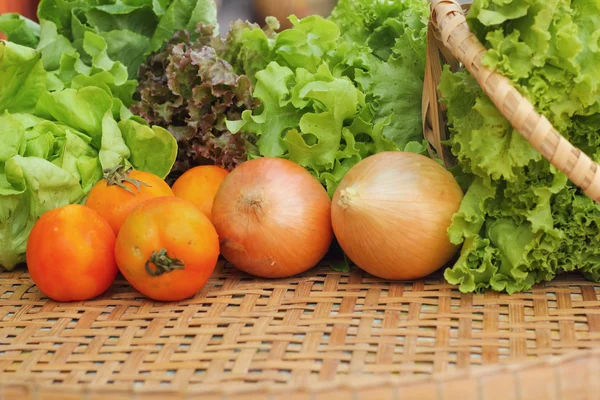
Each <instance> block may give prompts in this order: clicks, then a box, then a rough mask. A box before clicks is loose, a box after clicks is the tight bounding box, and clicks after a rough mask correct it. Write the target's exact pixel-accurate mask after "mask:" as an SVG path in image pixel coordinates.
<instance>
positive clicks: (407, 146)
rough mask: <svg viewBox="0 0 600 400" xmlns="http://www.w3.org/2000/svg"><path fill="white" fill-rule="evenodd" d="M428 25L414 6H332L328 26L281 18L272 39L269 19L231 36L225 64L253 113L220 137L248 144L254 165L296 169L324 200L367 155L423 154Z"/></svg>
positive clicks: (354, 2)
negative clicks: (245, 88)
mask: <svg viewBox="0 0 600 400" xmlns="http://www.w3.org/2000/svg"><path fill="white" fill-rule="evenodd" d="M427 17H428V7H427V4H426V2H424V1H420V0H407V1H401V2H379V1H373V0H340V1H339V3H338V5H337V7H336V9H335V10H334V11H333V13H332V15H331V16H330V17H329V18H322V17H320V16H316V15H315V16H310V17H307V18H304V19H302V20H299V19H298V18H296V17H295V16H290V21H291V22H292V25H293V27H292V28H291V29H287V30H284V31H282V32H280V33H275V32H274V31H275V30H276V28H277V27H278V22H277V21H275V20H273V19H269V20H267V22H268V24H267V27H266V29H260V28H258V27H246V28H245V29H242V30H241V31H238V32H237V34H235V35H234V37H235V38H236V41H237V42H238V43H240V46H239V48H240V51H239V52H238V53H237V54H235V55H233V56H230V58H229V61H230V62H231V64H232V65H233V66H234V67H235V68H237V69H238V70H241V71H244V72H245V73H247V74H248V76H249V77H250V79H251V83H252V84H253V85H254V91H253V95H254V97H255V98H257V99H258V100H259V101H260V106H259V107H255V108H254V109H248V110H246V111H244V112H243V113H242V116H241V120H231V119H229V120H228V121H227V127H228V128H229V129H230V130H231V131H232V132H233V133H237V132H242V131H245V132H249V133H251V134H254V135H256V136H257V137H258V141H257V147H258V155H259V156H267V157H284V158H287V159H290V160H292V161H294V162H296V163H298V164H300V165H302V166H304V167H305V168H306V169H307V170H308V171H310V172H311V173H312V174H313V175H314V176H315V177H316V178H317V179H319V180H320V181H321V183H323V184H324V185H325V186H326V187H327V190H328V192H329V194H330V195H333V193H334V191H335V189H336V187H337V184H338V182H339V181H340V180H341V178H342V177H343V176H344V175H345V173H346V171H348V169H350V168H351V167H352V166H353V165H355V164H356V163H357V162H359V161H360V160H361V159H363V158H365V157H367V156H369V155H371V154H374V153H377V152H380V151H386V150H390V151H393V150H406V151H415V152H419V153H422V152H424V151H425V147H424V145H423V132H422V127H421V93H422V90H423V74H424V65H425V64H424V63H425V61H424V60H425V34H426V27H427ZM237 28H238V26H236V25H234V26H233V29H234V30H236V29H237Z"/></svg>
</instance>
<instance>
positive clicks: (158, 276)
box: [115, 197, 219, 301]
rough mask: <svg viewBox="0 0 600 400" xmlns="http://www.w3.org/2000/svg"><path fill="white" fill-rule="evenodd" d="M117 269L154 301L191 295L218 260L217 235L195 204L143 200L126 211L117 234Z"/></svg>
mask: <svg viewBox="0 0 600 400" xmlns="http://www.w3.org/2000/svg"><path fill="white" fill-rule="evenodd" d="M115 257H116V260H117V265H118V266H119V270H120V271H121V273H122V274H123V276H124V277H125V279H127V280H128V281H129V283H131V285H132V286H133V287H134V288H136V289H137V290H138V291H139V292H140V293H142V294H143V295H145V296H147V297H149V298H151V299H154V300H160V301H177V300H183V299H186V298H189V297H191V296H193V295H194V294H195V293H197V292H198V291H199V290H200V289H201V288H202V287H203V286H204V285H205V284H206V282H207V281H208V278H209V277H210V275H211V274H212V272H213V270H214V269H215V266H216V264H217V260H218V258H219V237H218V235H217V232H216V230H215V228H214V227H213V226H212V224H211V222H210V220H209V219H208V217H206V215H204V214H203V213H202V212H201V211H200V210H198V208H196V206H195V205H194V204H193V203H191V202H189V201H187V200H184V199H180V198H179V197H159V198H155V199H151V200H147V201H145V202H144V203H142V204H140V205H139V206H138V207H137V208H136V209H135V210H133V211H132V212H131V214H129V216H128V217H127V219H126V220H125V223H124V224H123V226H122V227H121V230H120V231H119V235H118V236H117V243H116V246H115Z"/></svg>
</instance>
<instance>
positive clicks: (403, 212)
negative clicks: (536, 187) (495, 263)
mask: <svg viewBox="0 0 600 400" xmlns="http://www.w3.org/2000/svg"><path fill="white" fill-rule="evenodd" d="M462 198H463V192H462V190H461V188H460V186H459V185H458V183H457V182H456V180H455V179H454V177H453V176H452V174H451V173H450V172H448V171H447V170H446V169H444V168H443V167H442V166H441V165H439V164H438V163H436V162H435V161H433V160H432V159H430V158H427V157H425V156H422V155H419V154H414V153H408V152H382V153H378V154H375V155H373V156H370V157H367V158H365V159H363V160H362V161H360V162H359V163H357V164H356V165H354V166H353V167H352V168H351V169H350V170H349V171H348V172H347V173H346V175H345V176H344V178H343V179H342V180H341V182H340V184H339V186H338V187H337V189H336V192H335V194H334V196H333V199H332V211H331V216H332V225H333V230H334V233H335V236H336V238H337V240H338V242H339V244H340V247H341V248H342V249H343V250H344V252H345V253H346V255H347V256H348V257H349V258H350V260H352V262H353V263H355V264H356V265H357V266H358V267H360V268H361V269H363V270H365V271H366V272H368V273H369V274H371V275H374V276H376V277H379V278H383V279H387V280H411V279H418V278H422V277H424V276H427V275H429V274H431V273H432V272H434V271H436V270H438V269H439V268H441V267H442V266H444V265H445V264H446V263H448V261H450V259H451V258H452V256H453V255H454V254H455V253H456V251H457V250H458V247H457V246H455V245H453V244H452V243H451V242H450V239H449V236H448V233H447V230H448V227H449V226H450V223H451V221H452V216H453V215H454V214H455V213H456V212H457V211H458V209H459V207H460V204H461V201H462Z"/></svg>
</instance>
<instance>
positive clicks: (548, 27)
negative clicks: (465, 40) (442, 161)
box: [440, 0, 600, 293]
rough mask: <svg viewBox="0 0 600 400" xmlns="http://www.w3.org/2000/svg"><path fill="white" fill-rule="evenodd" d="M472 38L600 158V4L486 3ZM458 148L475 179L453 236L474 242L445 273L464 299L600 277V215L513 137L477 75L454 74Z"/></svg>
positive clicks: (445, 80) (584, 0) (448, 86)
mask: <svg viewBox="0 0 600 400" xmlns="http://www.w3.org/2000/svg"><path fill="white" fill-rule="evenodd" d="M468 22H469V25H470V27H471V29H472V30H473V31H474V32H475V33H476V34H477V36H478V37H479V39H480V41H481V42H482V43H484V45H485V46H486V47H487V48H488V49H489V51H488V52H487V53H486V54H485V55H484V63H485V65H487V66H489V67H491V68H493V69H496V70H497V71H499V72H500V73H502V74H503V75H505V76H507V77H508V78H509V79H510V80H511V81H512V83H513V84H514V85H515V86H516V87H517V88H518V89H519V90H520V92H521V93H523V94H524V95H525V96H526V97H527V98H528V99H529V100H530V101H531V102H532V104H533V105H534V106H535V108H536V109H537V110H538V111H539V112H541V113H543V114H544V115H545V116H546V117H548V119H549V120H550V122H551V123H552V124H553V125H554V126H555V127H556V128H557V129H558V131H559V132H561V133H562V134H563V135H564V136H565V137H567V138H568V139H569V140H570V141H571V142H572V143H573V144H574V145H575V146H577V147H579V148H580V149H582V150H583V151H585V152H586V153H587V154H588V155H590V156H591V157H592V158H593V159H594V160H596V161H599V160H600V150H599V148H598V145H599V144H600V135H599V134H598V132H599V129H600V96H599V95H600V70H599V69H598V65H599V64H598V63H599V62H600V48H599V47H598V43H597V38H598V35H597V28H596V27H597V26H598V23H599V22H600V3H599V2H597V1H588V0H572V1H568V0H558V1H554V2H552V4H549V3H548V2H546V1H543V0H503V1H490V0H476V1H475V2H474V3H473V5H472V8H471V11H470V12H469V14H468ZM440 90H441V92H442V95H443V100H442V101H443V103H444V104H446V105H447V107H448V118H449V122H450V125H451V131H452V137H451V145H452V151H453V153H454V154H455V155H456V157H457V159H458V161H459V166H460V168H461V170H462V171H461V174H465V175H466V176H463V177H462V178H463V179H466V180H467V181H469V182H470V183H469V186H468V191H467V193H466V195H465V198H464V201H463V202H462V205H461V208H460V211H459V212H458V213H457V214H456V215H455V216H454V219H453V223H452V226H451V228H450V230H449V233H450V237H451V239H452V241H453V242H454V243H456V244H461V243H462V245H463V247H462V251H461V255H460V259H459V260H458V262H457V263H456V264H455V265H454V266H453V267H452V268H450V269H448V270H447V271H446V273H445V276H446V278H447V280H448V281H449V282H450V283H453V284H458V285H460V290H461V291H464V292H471V291H482V290H485V289H489V288H491V289H493V290H497V291H507V292H508V293H514V292H517V291H522V290H526V289H529V288H530V287H531V286H532V285H533V284H534V283H536V282H540V281H548V280H551V279H553V278H554V277H555V276H556V275H557V274H560V273H562V272H565V271H574V270H578V271H581V272H582V273H583V274H584V275H585V276H586V277H587V278H589V279H592V280H594V281H599V280H600V247H599V246H598V245H597V243H598V239H599V238H600V206H598V204H596V203H594V202H593V201H592V200H590V199H589V198H588V197H586V196H585V195H584V194H583V193H582V192H581V191H580V190H579V189H578V188H577V187H575V186H574V185H573V184H572V183H571V182H569V181H568V180H567V178H566V176H565V175H564V174H562V173H561V172H559V171H557V170H556V169H555V168H554V167H552V166H551V165H550V164H549V163H548V162H547V161H546V160H544V159H543V158H542V157H541V155H540V154H539V153H538V152H536V151H535V150H534V149H533V147H532V146H531V145H530V144H529V143H527V142H526V141H525V139H523V138H522V137H521V136H520V135H519V134H518V133H517V132H516V131H514V130H513V129H512V127H511V126H510V124H509V123H508V121H507V120H506V119H505V118H504V117H503V116H502V115H501V114H500V113H499V112H498V111H497V109H496V108H495V107H494V105H493V104H492V102H491V101H490V100H489V99H488V98H487V97H486V96H485V95H484V94H483V92H482V90H481V89H480V88H479V87H478V86H477V83H476V82H475V80H474V79H473V78H472V77H471V76H470V75H469V74H468V73H467V72H458V73H455V74H452V73H451V72H450V71H449V70H447V69H446V70H445V71H444V73H443V76H442V82H441V85H440Z"/></svg>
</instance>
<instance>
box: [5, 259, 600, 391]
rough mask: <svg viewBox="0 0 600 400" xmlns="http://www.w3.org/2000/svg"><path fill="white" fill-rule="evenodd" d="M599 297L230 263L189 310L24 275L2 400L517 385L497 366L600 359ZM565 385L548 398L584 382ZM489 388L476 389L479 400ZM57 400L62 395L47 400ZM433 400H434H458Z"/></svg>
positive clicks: (9, 280)
mask: <svg viewBox="0 0 600 400" xmlns="http://www.w3.org/2000/svg"><path fill="white" fill-rule="evenodd" d="M599 291H600V287H599V286H594V285H593V284H592V283H590V282H587V281H584V280H582V279H581V278H580V277H578V276H570V275H568V276H564V277H561V278H560V279H558V280H556V281H554V282H552V283H550V284H546V285H541V286H537V287H535V288H534V289H532V290H531V291H530V292H526V293H521V294H515V295H512V296H507V295H499V294H497V293H492V292H490V293H486V294H483V295H472V294H461V293H459V292H458V291H456V290H455V289H453V288H452V287H451V286H449V285H448V284H446V283H444V281H443V279H442V278H441V276H439V275H437V276H432V277H430V278H428V279H425V280H419V281H414V282H392V283H390V282H385V281H381V280H379V279H376V278H373V277H371V276H369V275H366V274H364V273H363V272H362V271H360V270H359V269H352V271H351V272H350V273H340V272H335V271H333V270H331V269H330V268H329V267H328V266H327V265H322V266H319V267H316V268H314V269H313V270H311V271H309V272H307V273H305V274H304V275H302V276H299V277H295V278H293V279H283V280H262V279H255V278H252V277H250V276H248V275H245V274H244V273H242V272H239V271H237V270H236V269H234V268H231V267H227V266H225V265H224V264H220V265H219V266H218V268H217V270H216V271H215V273H214V275H213V277H212V278H211V280H210V281H209V283H208V284H207V285H206V286H205V288H204V289H203V290H202V291H201V292H200V293H198V295H197V296H195V297H194V298H193V299H190V300H187V301H182V302H179V303H171V304H166V303H155V302H152V301H150V300H147V299H145V298H143V297H142V296H140V295H139V294H138V293H137V292H136V291H135V290H133V289H132V288H131V287H130V286H129V285H128V284H127V283H126V282H125V281H124V280H122V278H121V279H119V280H118V281H117V282H116V283H115V284H114V285H113V287H112V289H110V291H109V292H107V293H106V294H105V295H103V296H102V297H100V298H98V299H95V300H93V301H85V302H77V303H69V304H64V303H55V302H51V301H48V300H47V299H46V298H44V297H43V296H42V295H41V294H40V292H39V291H38V290H37V288H36V287H35V286H34V285H33V283H32V281H31V280H30V278H29V276H28V274H27V272H26V271H25V270H24V269H21V270H17V271H14V272H8V273H7V272H5V273H2V274H0V382H2V383H3V384H1V385H0V387H1V389H0V398H2V396H3V393H4V395H5V396H7V397H6V398H13V397H10V396H9V394H12V395H15V396H17V395H18V396H19V398H20V399H25V398H28V397H27V396H31V397H29V398H61V399H68V398H80V397H78V396H80V395H82V393H84V392H85V393H86V394H87V395H86V397H85V398H92V397H90V396H92V395H93V394H94V393H106V391H107V390H110V391H113V392H114V393H113V395H111V396H110V398H118V397H114V396H117V395H118V394H119V393H121V394H122V395H123V396H125V397H124V398H130V397H131V396H129V395H130V394H131V393H135V394H136V396H138V397H136V398H142V397H139V396H142V394H145V395H144V396H145V397H143V398H153V397H152V396H154V395H156V396H158V395H159V394H160V396H159V397H158V398H170V397H165V396H167V395H166V393H167V392H168V393H171V394H172V395H173V396H175V394H176V393H179V395H181V394H182V393H185V394H187V395H191V394H194V393H196V394H198V393H200V394H203V395H202V396H201V397H202V398H209V397H207V396H208V393H213V394H214V396H215V398H221V397H218V396H221V395H224V394H227V393H229V394H230V395H233V394H235V393H248V391H254V390H257V388H260V389H261V390H268V391H269V392H273V393H277V392H278V391H279V392H281V391H285V390H291V388H304V389H303V390H306V388H311V390H325V392H327V390H333V388H334V387H335V388H336V389H335V390H336V391H335V393H338V394H339V393H341V392H340V391H339V390H342V389H341V388H342V387H347V388H346V389H344V390H351V391H352V392H354V391H353V390H352V389H351V388H352V385H359V386H360V385H362V386H361V387H363V386H364V387H370V388H371V389H370V390H380V391H381V390H384V388H385V390H388V392H389V393H388V394H390V396H392V394H393V393H395V394H394V396H397V394H398V393H399V392H395V391H393V389H394V388H396V389H398V387H403V386H402V385H403V384H408V383H411V385H414V384H415V382H417V383H418V382H421V381H419V380H417V381H415V379H430V378H431V377H440V376H446V377H447V376H452V374H456V373H461V372H463V371H468V374H469V375H468V376H462V378H460V377H459V378H460V379H463V380H464V379H467V380H468V381H472V382H475V383H477V382H480V379H481V377H480V378H477V379H475V378H473V375H472V374H473V373H478V374H480V373H481V372H477V371H479V370H478V369H477V367H481V366H486V365H487V366H494V367H493V368H495V369H494V370H493V371H494V373H493V374H492V376H494V377H496V376H497V374H500V375H502V374H503V373H505V372H503V371H504V370H502V369H498V368H501V367H497V365H503V364H506V365H514V363H522V362H525V361H528V360H536V359H538V357H543V356H549V355H561V354H567V353H569V354H579V353H571V352H573V351H576V350H578V349H580V350H581V349H591V348H595V347H600V340H599V339H600V301H599V300H598V292H599ZM579 355H580V356H581V354H579ZM582 356H583V358H581V357H575V358H573V357H572V356H570V357H571V358H567V359H562V358H561V359H558V361H557V360H554V361H553V362H554V364H553V365H555V366H556V365H559V366H561V368H567V367H565V365H570V364H569V363H570V362H575V363H576V364H577V365H579V366H580V367H581V366H582V365H584V366H585V368H584V370H586V371H588V370H589V368H590V365H592V366H595V370H597V371H600V367H599V366H600V352H597V351H593V352H590V351H587V352H584V354H583V355H582ZM542 360H545V359H542ZM545 362H546V361H545ZM565 363H566V364H565ZM581 363H584V364H581ZM590 363H591V364H590ZM588 364H589V365H588ZM516 365H519V366H520V367H519V368H525V369H527V367H526V365H528V364H527V363H525V364H516ZM536 365H537V364H536ZM546 367H547V365H546V364H544V366H543V367H539V368H542V369H541V370H540V369H539V368H538V367H535V368H534V370H535V371H537V372H536V373H537V374H538V375H537V376H538V378H540V377H542V378H543V379H546V378H544V377H543V375H540V373H541V372H540V371H542V372H543V371H546V373H550V374H551V375H550V377H552V376H555V375H556V373H555V371H554V369H553V368H554V367H552V368H551V367H548V368H550V369H544V368H546ZM536 368H538V369H536ZM582 368H583V367H582ZM571 370H573V368H572V367H568V368H567V369H565V371H567V372H568V371H571ZM474 371H475V372H474ZM483 371H485V369H483ZM513 372H514V371H513ZM507 373H508V372H507ZM508 374H509V375H510V373H508ZM565 374H566V372H565V373H560V374H559V376H562V378H563V379H562V381H560V380H559V381H555V383H553V384H552V385H554V386H551V387H549V389H548V390H557V392H556V393H559V392H560V387H561V386H560V385H562V387H565V385H567V386H568V385H569V384H571V383H573V382H574V381H573V380H572V378H568V379H567V376H568V375H565ZM542 378H540V379H542ZM478 379H479V380H478ZM577 379H579V380H577ZM577 379H576V380H575V382H579V383H581V380H582V379H586V378H585V377H583V376H582V375H581V373H578V376H577ZM551 381H552V379H550V381H549V382H551ZM592 381H594V380H592ZM561 382H562V383H561ZM426 383H427V382H426ZM588 383H590V382H587V381H585V384H586V385H587V384H588ZM592 383H595V382H592ZM331 385H334V386H333V387H332V386H331ZM348 385H350V386H348ZM370 385H375V386H374V387H372V386H370ZM556 385H559V386H556ZM480 386H481V384H480V383H478V384H477V385H474V386H468V387H469V388H473V390H474V392H473V393H474V395H478V396H479V395H481V393H480V391H479V390H480V389H477V388H478V387H480ZM348 387H350V389H348ZM423 387H424V388H429V389H427V390H435V388H436V387H437V386H436V385H432V384H431V382H428V383H427V384H425V383H423ZM461 387H462V389H461V390H463V391H465V388H466V387H467V386H464V385H463V386H461ZM483 387H487V386H485V385H483ZM580 387H582V386H580ZM319 388H321V389H319ZM355 389H356V388H355ZM449 390H450V389H449ZM52 393H60V394H57V395H56V396H58V397H39V395H40V394H46V396H50V394H52ZM68 393H71V394H70V396H73V397H67V394H68ZM370 393H372V392H370ZM432 393H433V394H432V395H436V397H427V396H426V397H422V398H446V399H447V398H453V397H447V396H446V397H439V396H440V395H441V394H440V393H443V392H436V391H434V392H432ZM436 393H437V394H436ZM36 396H37V397H36ZM465 396H466V395H465ZM287 397H289V396H286V398H287ZM328 397H330V395H328ZM462 397H464V396H462ZM174 398H175V397H174ZM177 398H183V397H177ZM227 398H228V399H229V398H234V397H231V396H230V397H227ZM236 398H237V397H236ZM241 398H248V399H251V398H254V397H241ZM256 398H263V397H256ZM270 398H273V397H270ZM301 398H304V397H301ZM306 398H314V397H306ZM341 398H344V397H341ZM346 398H347V397H346ZM370 398H375V399H377V398H400V397H370ZM402 398H404V397H402ZM467 398H468V396H467ZM472 398H483V397H472ZM485 398H486V399H487V398H489V397H485ZM501 398H508V397H506V396H504V397H501ZM515 398H521V397H515ZM543 398H553V397H543ZM555 398H559V397H555ZM569 398H573V397H569ZM461 400H462V399H461Z"/></svg>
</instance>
